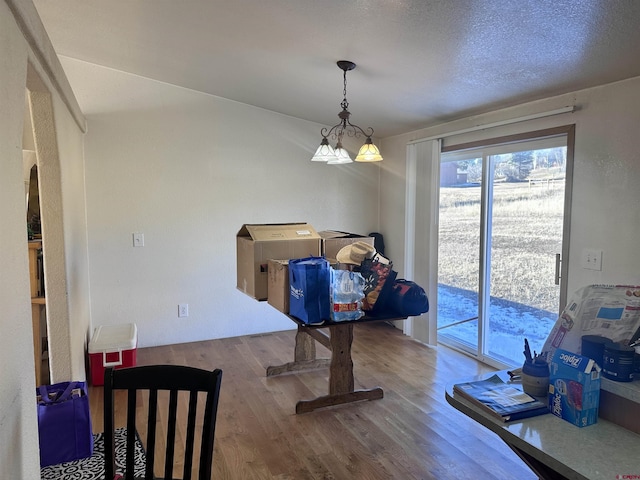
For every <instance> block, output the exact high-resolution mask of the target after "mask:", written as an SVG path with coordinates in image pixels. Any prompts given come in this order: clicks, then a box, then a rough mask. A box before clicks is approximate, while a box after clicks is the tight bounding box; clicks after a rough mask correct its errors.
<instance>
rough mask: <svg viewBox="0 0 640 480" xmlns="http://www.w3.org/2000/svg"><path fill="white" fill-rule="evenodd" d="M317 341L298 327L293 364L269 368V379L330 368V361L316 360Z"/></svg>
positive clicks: (326, 359)
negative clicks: (281, 375)
mask: <svg viewBox="0 0 640 480" xmlns="http://www.w3.org/2000/svg"><path fill="white" fill-rule="evenodd" d="M315 342H316V341H315V340H314V339H313V337H312V336H311V335H309V334H308V333H307V332H305V331H304V330H303V327H298V332H297V333H296V346H295V349H294V355H293V362H289V363H285V364H284V365H275V366H269V367H267V377H271V376H274V375H280V374H282V373H287V372H299V371H302V370H316V369H318V368H326V367H328V366H329V362H330V359H328V358H316V343H315Z"/></svg>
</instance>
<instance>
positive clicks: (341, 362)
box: [296, 324, 384, 413]
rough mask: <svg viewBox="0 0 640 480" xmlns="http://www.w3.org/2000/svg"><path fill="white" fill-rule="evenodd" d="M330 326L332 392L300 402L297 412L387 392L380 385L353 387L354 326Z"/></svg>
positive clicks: (381, 395) (375, 398)
mask: <svg viewBox="0 0 640 480" xmlns="http://www.w3.org/2000/svg"><path fill="white" fill-rule="evenodd" d="M329 329H330V332H331V339H330V341H331V365H330V366H329V395H326V396H323V397H318V398H316V399H314V400H301V401H299V402H298V403H297V404H296V413H306V412H311V411H313V410H315V409H317V408H323V407H328V406H332V405H340V404H343V403H351V402H357V401H360V400H377V399H380V398H382V397H383V396H384V392H383V391H382V389H381V388H379V387H376V388H373V389H370V390H354V380H353V360H352V359H351V345H352V343H353V325H352V324H349V325H340V326H331V327H329Z"/></svg>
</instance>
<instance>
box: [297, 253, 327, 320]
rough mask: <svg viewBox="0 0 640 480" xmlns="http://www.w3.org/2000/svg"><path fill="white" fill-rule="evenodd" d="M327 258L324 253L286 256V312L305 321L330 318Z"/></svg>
mask: <svg viewBox="0 0 640 480" xmlns="http://www.w3.org/2000/svg"><path fill="white" fill-rule="evenodd" d="M329 282H330V272H329V262H328V261H327V259H326V258H324V257H307V258H298V259H295V260H289V288H290V298H289V315H291V316H293V317H296V318H297V319H299V320H301V321H302V322H304V323H308V324H317V323H322V322H323V321H324V320H329V315H330V299H329Z"/></svg>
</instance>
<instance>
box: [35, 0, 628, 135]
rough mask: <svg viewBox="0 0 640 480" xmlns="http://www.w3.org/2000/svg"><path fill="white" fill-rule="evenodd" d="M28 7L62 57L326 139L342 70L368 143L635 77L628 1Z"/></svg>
mask: <svg viewBox="0 0 640 480" xmlns="http://www.w3.org/2000/svg"><path fill="white" fill-rule="evenodd" d="M34 4H35V6H36V8H37V9H38V12H39V14H40V16H41V18H42V22H43V24H44V26H45V28H46V30H47V32H48V33H49V36H50V38H51V42H52V44H53V46H54V48H55V50H56V51H57V52H58V54H59V55H62V56H66V57H71V58H76V59H79V60H84V61H87V62H91V63H95V64H99V65H104V66H107V67H110V68H114V69H117V70H122V71H125V72H130V73H134V74H137V75H141V76H144V77H148V78H152V79H156V80H160V81H163V82H167V83H170V84H174V85H180V86H183V87H186V88H190V89H194V90H198V91H202V92H206V93H210V94H212V95H217V96H220V97H225V98H228V99H232V100H236V101H239V102H243V103H247V104H251V105H256V106H258V107H262V108H266V109H269V110H273V111H276V112H281V113H284V114H287V115H292V116H295V117H299V118H303V119H306V120H311V121H314V122H319V123H322V124H326V125H333V124H335V123H337V121H338V117H337V113H338V112H339V111H340V101H341V100H342V71H341V70H339V69H338V67H337V66H336V64H335V62H336V61H337V60H341V59H346V60H351V61H353V62H355V63H356V64H357V65H358V67H357V68H356V69H355V70H354V71H352V72H349V73H348V75H347V81H348V87H347V97H348V100H349V103H350V108H349V110H350V111H351V112H352V117H351V120H352V121H353V122H354V123H356V124H358V125H360V126H362V127H366V126H371V127H373V128H374V129H375V131H376V135H377V136H379V137H385V136H389V135H394V134H397V133H402V132H407V131H411V130H416V129H419V128H423V127H426V126H429V125H433V124H436V123H441V122H444V121H449V120H453V119H456V118H461V117H465V116H469V115H474V114H478V113H482V112H485V111H489V110H494V109H496V108H500V107H505V106H510V105H515V104H518V103H522V102H525V101H531V100H535V99H539V98H544V97H547V96H552V95H557V94H562V93H567V92H570V91H574V90H578V89H582V88H586V87H591V86H594V85H600V84H604V83H609V82H613V81H617V80H621V79H625V78H630V77H634V76H639V75H640V54H639V48H638V47H639V46H640V1H635V0H573V1H567V0H549V1H548V0H347V1H345V0H233V1H230V0H180V1H178V0H111V1H104V0H35V1H34ZM72 86H73V85H72ZM81 107H82V105H81Z"/></svg>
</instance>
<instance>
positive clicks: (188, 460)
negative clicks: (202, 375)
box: [182, 391, 198, 480]
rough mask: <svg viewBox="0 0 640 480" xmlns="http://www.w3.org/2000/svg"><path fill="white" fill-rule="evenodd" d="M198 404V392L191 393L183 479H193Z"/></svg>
mask: <svg viewBox="0 0 640 480" xmlns="http://www.w3.org/2000/svg"><path fill="white" fill-rule="evenodd" d="M197 406H198V392H196V391H192V392H191V393H190V394H189V413H188V417H187V440H186V448H185V452H184V471H183V474H182V478H183V480H191V467H192V466H193V444H194V443H195V431H196V410H197Z"/></svg>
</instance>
